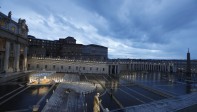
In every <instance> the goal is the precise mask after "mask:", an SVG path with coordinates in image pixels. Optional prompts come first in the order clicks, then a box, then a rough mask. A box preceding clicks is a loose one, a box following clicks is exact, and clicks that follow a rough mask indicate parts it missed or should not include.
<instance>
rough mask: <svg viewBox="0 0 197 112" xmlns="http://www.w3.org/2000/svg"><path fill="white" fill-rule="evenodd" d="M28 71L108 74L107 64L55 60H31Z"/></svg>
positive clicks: (29, 60)
mask: <svg viewBox="0 0 197 112" xmlns="http://www.w3.org/2000/svg"><path fill="white" fill-rule="evenodd" d="M28 70H46V71H56V72H66V73H79V74H80V73H89V74H108V65H107V63H106V62H98V61H81V60H67V59H54V58H33V57H32V58H29V59H28Z"/></svg>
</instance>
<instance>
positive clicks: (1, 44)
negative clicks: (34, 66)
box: [0, 11, 28, 73]
mask: <svg viewBox="0 0 197 112" xmlns="http://www.w3.org/2000/svg"><path fill="white" fill-rule="evenodd" d="M11 15H12V13H11V11H10V12H9V13H8V15H5V14H3V13H1V12H0V73H5V72H18V71H24V70H27V47H28V39H27V34H28V26H27V25H26V21H25V19H18V22H15V21H14V20H12V16H11Z"/></svg>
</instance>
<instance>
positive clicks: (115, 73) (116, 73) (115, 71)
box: [114, 65, 117, 74]
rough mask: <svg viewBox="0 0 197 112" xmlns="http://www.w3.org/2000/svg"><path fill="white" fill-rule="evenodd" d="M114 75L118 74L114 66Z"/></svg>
mask: <svg viewBox="0 0 197 112" xmlns="http://www.w3.org/2000/svg"><path fill="white" fill-rule="evenodd" d="M114 74H117V73H116V65H114Z"/></svg>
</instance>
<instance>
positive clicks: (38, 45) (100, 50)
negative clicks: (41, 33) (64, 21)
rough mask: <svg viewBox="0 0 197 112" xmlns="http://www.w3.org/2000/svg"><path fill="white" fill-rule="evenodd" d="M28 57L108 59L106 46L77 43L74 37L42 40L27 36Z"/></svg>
mask: <svg viewBox="0 0 197 112" xmlns="http://www.w3.org/2000/svg"><path fill="white" fill-rule="evenodd" d="M28 39H29V50H28V56H30V57H51V58H64V59H80V60H97V61H105V60H107V59H108V48H107V47H104V46H100V45H95V44H90V45H83V44H77V43H76V39H74V37H70V36H69V37H66V38H60V39H59V40H44V39H38V38H35V37H34V36H30V35H29V36H28Z"/></svg>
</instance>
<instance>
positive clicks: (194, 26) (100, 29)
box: [0, 0, 197, 59]
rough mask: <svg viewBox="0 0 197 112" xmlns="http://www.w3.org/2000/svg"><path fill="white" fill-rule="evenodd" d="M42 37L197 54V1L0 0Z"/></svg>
mask: <svg viewBox="0 0 197 112" xmlns="http://www.w3.org/2000/svg"><path fill="white" fill-rule="evenodd" d="M0 6H1V8H0V11H1V12H3V13H5V14H7V13H8V12H9V11H12V18H13V19H14V20H18V18H22V19H26V21H27V24H28V26H29V34H30V35H33V36H35V37H37V38H41V39H50V40H54V39H59V38H65V37H67V36H73V37H75V38H76V40H77V43H80V44H99V45H103V46H107V47H108V53H109V58H135V59H136V58H137V59H139V58H143V59H155V58H156V59H185V58H186V52H187V49H188V48H190V52H191V58H192V59H197V0H0Z"/></svg>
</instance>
